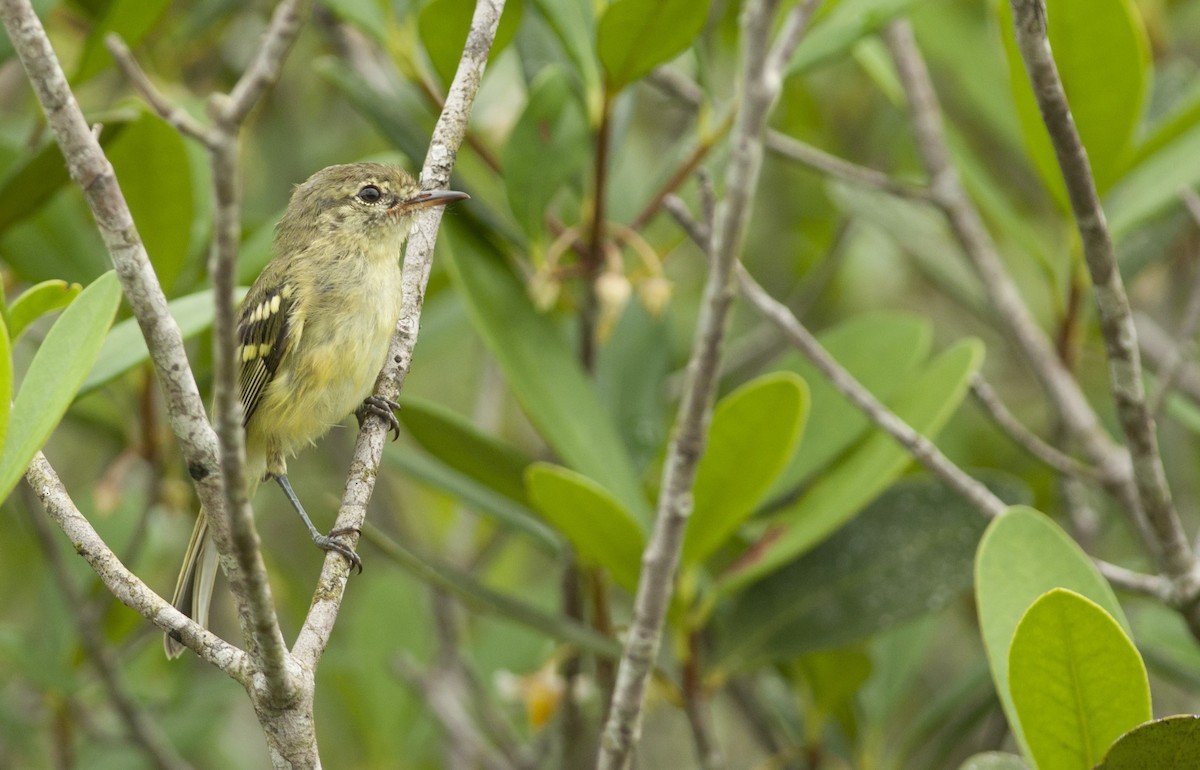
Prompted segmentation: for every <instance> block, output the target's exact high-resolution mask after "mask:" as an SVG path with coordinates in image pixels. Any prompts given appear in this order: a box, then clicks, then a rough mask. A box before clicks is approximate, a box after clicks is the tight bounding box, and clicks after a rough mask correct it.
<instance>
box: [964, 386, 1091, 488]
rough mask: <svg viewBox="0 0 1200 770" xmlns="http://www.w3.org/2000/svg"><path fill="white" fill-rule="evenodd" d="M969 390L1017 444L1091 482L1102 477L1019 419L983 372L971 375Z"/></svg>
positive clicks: (1059, 470) (1053, 466)
mask: <svg viewBox="0 0 1200 770" xmlns="http://www.w3.org/2000/svg"><path fill="white" fill-rule="evenodd" d="M971 394H972V395H973V396H975V400H976V401H978V402H979V405H980V406H982V407H983V409H984V411H986V412H987V413H988V416H989V417H991V418H992V421H993V422H995V423H996V425H998V426H999V427H1000V429H1001V430H1003V431H1004V432H1005V433H1006V434H1007V435H1008V437H1009V438H1011V439H1012V440H1013V441H1015V442H1016V443H1017V446H1019V447H1021V448H1022V449H1024V450H1025V451H1026V452H1028V453H1029V454H1031V455H1033V456H1034V457H1036V458H1037V459H1039V460H1041V461H1042V462H1044V463H1045V464H1046V465H1049V466H1050V467H1051V468H1053V469H1054V470H1056V471H1058V472H1059V473H1062V474H1065V475H1068V476H1075V477H1078V478H1081V479H1086V480H1088V481H1092V482H1099V481H1101V480H1102V477H1101V474H1100V471H1099V470H1097V469H1096V468H1094V467H1092V466H1090V465H1087V464H1085V463H1082V462H1080V461H1079V460H1076V459H1075V458H1074V457H1071V456H1070V455H1068V454H1066V453H1064V452H1062V451H1060V450H1059V449H1058V448H1057V447H1055V446H1053V445H1051V444H1049V443H1047V442H1046V441H1043V440H1042V438H1041V437H1040V436H1038V435H1037V434H1036V433H1034V432H1033V431H1031V430H1030V429H1029V428H1027V427H1025V425H1024V424H1023V423H1022V422H1021V421H1020V420H1018V419H1017V418H1016V417H1015V416H1014V415H1013V413H1012V412H1010V411H1008V407H1007V406H1005V405H1004V401H1003V400H1001V398H1000V395H999V394H998V393H996V391H995V390H993V389H992V386H991V385H989V384H988V381H987V380H985V379H984V378H983V375H981V374H976V375H975V376H974V377H972V378H971Z"/></svg>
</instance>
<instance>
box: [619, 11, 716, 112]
mask: <svg viewBox="0 0 1200 770" xmlns="http://www.w3.org/2000/svg"><path fill="white" fill-rule="evenodd" d="M708 6H709V2H707V0H614V1H613V2H612V3H610V4H609V5H608V7H607V8H605V9H604V15H603V16H601V17H600V24H599V26H598V28H597V30H596V52H597V54H598V55H599V56H600V64H601V65H603V67H604V73H605V76H606V83H605V84H606V86H607V88H608V90H609V91H610V92H611V93H616V92H617V91H620V90H621V89H622V88H624V87H625V86H627V85H629V84H630V83H632V82H634V81H636V80H638V79H639V78H642V77H643V76H645V75H646V74H648V73H649V72H650V70H652V69H654V68H655V67H657V66H658V65H660V64H663V63H665V62H668V61H670V60H671V59H674V58H675V57H676V56H678V55H679V54H681V53H683V52H684V51H686V50H687V48H688V46H689V45H691V43H692V41H693V40H694V39H695V38H696V36H697V35H699V34H700V30H701V29H703V27H704V21H705V19H707V18H708Z"/></svg>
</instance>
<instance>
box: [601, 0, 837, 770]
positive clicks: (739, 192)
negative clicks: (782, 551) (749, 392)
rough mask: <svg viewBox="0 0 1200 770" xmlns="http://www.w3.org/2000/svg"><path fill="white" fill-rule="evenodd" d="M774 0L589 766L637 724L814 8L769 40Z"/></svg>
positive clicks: (617, 759)
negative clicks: (775, 110) (766, 163)
mask: <svg viewBox="0 0 1200 770" xmlns="http://www.w3.org/2000/svg"><path fill="white" fill-rule="evenodd" d="M777 8H778V0H757V1H756V2H751V3H749V4H748V5H746V6H745V8H744V9H743V11H742V19H741V24H742V77H743V82H742V104H741V109H740V110H739V111H738V115H737V118H736V121H735V123H734V127H733V133H732V135H731V142H732V155H731V157H730V161H729V168H728V171H727V172H726V197H725V199H724V200H723V201H722V202H721V205H720V206H719V208H718V211H717V213H716V221H715V222H714V223H713V225H712V232H713V238H712V242H711V244H710V247H711V248H710V255H711V260H710V269H709V274H708V282H707V284H706V285H705V289H704V297H703V300H702V305H701V312H700V319H699V321H698V323H697V326H696V333H695V338H694V340H693V343H692V354H691V359H690V360H689V361H688V367H687V371H688V380H687V384H686V385H685V387H684V391H683V397H682V399H681V401H680V404H679V412H678V414H677V416H676V421H675V435H674V437H673V438H672V440H671V443H670V446H669V447H668V450H667V459H666V463H665V465H664V468H663V477H662V486H661V489H662V491H661V493H660V495H659V500H658V510H657V512H656V518H655V524H654V531H653V533H652V534H651V536H650V542H649V544H648V545H647V546H646V550H645V551H644V552H643V554H642V572H641V576H640V578H639V580H638V588H637V596H636V599H635V602H634V617H633V623H632V625H631V627H630V629H629V632H628V636H627V639H626V643H625V651H624V653H623V655H622V656H621V663H620V667H619V668H618V670H617V683H616V689H615V690H614V692H613V699H612V706H611V708H610V709H609V715H608V721H607V723H606V725H605V728H604V735H603V736H602V739H601V745H600V756H599V759H598V763H597V767H598V768H600V769H601V770H622V768H625V767H626V766H627V765H628V762H629V759H630V755H631V752H632V750H633V747H634V745H635V744H636V743H637V741H638V738H639V737H640V732H641V722H642V705H643V702H644V700H645V693H646V684H647V681H648V679H649V675H650V671H651V669H652V667H653V664H654V659H655V657H656V656H657V654H658V648H659V643H660V641H661V637H662V629H663V624H664V621H665V618H666V613H667V608H668V606H669V605H670V601H671V595H672V591H673V588H674V579H675V569H676V567H677V566H678V563H679V552H680V549H681V547H682V544H683V535H684V532H685V531H686V528H687V521H688V517H689V516H690V515H691V508H692V485H693V482H694V481H695V477H696V466H697V463H698V462H699V459H700V456H701V455H702V454H703V452H704V444H705V437H706V432H707V428H708V422H709V419H710V417H711V414H712V403H713V398H714V393H715V391H716V386H717V378H718V372H719V369H720V361H721V351H722V343H723V341H724V337H725V330H726V326H727V323H728V318H729V309H730V307H731V306H732V304H733V298H734V295H735V293H736V283H735V281H736V275H735V267H736V266H737V264H738V258H739V255H740V253H741V249H742V243H743V241H744V238H745V232H746V224H747V222H748V221H749V217H750V203H751V201H752V200H753V196H754V191H755V187H756V185H757V182H758V172H759V168H760V166H761V163H762V152H763V134H764V132H765V131H766V122H767V115H768V114H769V112H770V109H771V106H772V105H773V104H774V102H775V99H776V97H777V96H778V94H779V90H780V87H781V85H782V82H783V69H784V67H785V66H786V64H787V61H788V59H790V58H791V54H792V52H793V51H794V50H795V46H796V45H797V44H798V43H799V39H800V35H801V34H802V32H803V30H804V28H805V26H806V24H807V21H808V19H809V17H810V15H811V13H812V11H814V10H815V8H816V2H815V1H814V0H806V2H803V3H801V4H799V5H797V6H795V7H794V8H793V9H792V11H791V12H790V13H789V15H788V18H787V20H786V21H785V23H784V27H783V30H782V31H781V32H780V36H779V42H778V43H777V44H776V46H775V47H774V48H770V47H769V40H770V31H771V25H772V22H773V21H774V16H775V10H776V9H777Z"/></svg>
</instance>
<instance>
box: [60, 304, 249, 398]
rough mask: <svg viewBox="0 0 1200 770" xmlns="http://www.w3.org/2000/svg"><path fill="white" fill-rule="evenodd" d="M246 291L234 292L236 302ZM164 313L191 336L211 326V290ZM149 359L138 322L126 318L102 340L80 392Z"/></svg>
mask: <svg viewBox="0 0 1200 770" xmlns="http://www.w3.org/2000/svg"><path fill="white" fill-rule="evenodd" d="M246 291H247V290H246V289H238V290H237V297H238V299H239V300H240V299H241V298H242V297H244V296H245V295H246ZM167 310H168V312H170V313H171V317H172V318H174V319H175V323H177V324H179V331H180V332H181V333H182V334H183V338H184V339H188V338H190V337H194V336H196V335H197V334H199V333H200V332H202V331H204V330H205V329H207V328H209V327H210V326H212V321H213V297H212V290H211V289H206V290H204V291H199V292H196V293H195V294H189V295H188V296H186V297H180V298H179V299H176V300H172V301H171V302H168V303H167ZM149 360H150V351H149V350H147V349H146V340H145V339H143V338H142V330H141V327H139V326H138V323H137V319H136V318H127V319H125V320H124V321H121V322H120V323H118V324H116V325H115V326H113V328H112V330H110V331H109V333H108V336H107V337H105V339H104V346H103V347H102V348H101V349H100V355H99V356H97V357H96V365H95V366H94V367H92V371H91V372H90V373H89V374H88V376H87V379H86V380H84V381H83V386H82V387H80V389H79V391H80V393H87V392H89V391H91V390H93V389H95V388H98V387H100V386H101V385H103V384H105V383H106V382H108V381H110V380H112V379H114V378H116V377H119V376H121V375H122V374H124V373H125V372H127V371H129V370H130V369H132V368H133V367H135V366H137V365H138V364H141V363H145V362H146V361H149Z"/></svg>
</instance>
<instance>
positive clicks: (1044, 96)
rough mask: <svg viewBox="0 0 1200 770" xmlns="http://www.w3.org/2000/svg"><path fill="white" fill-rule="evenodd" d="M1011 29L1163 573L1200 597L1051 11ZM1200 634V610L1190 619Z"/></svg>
mask: <svg viewBox="0 0 1200 770" xmlns="http://www.w3.org/2000/svg"><path fill="white" fill-rule="evenodd" d="M1011 5H1012V9H1013V28H1014V30H1015V34H1016V39H1017V47H1018V48H1019V49H1020V51H1021V58H1022V59H1024V61H1025V70H1026V72H1027V73H1028V75H1029V81H1030V84H1031V85H1032V86H1033V93H1034V97H1035V98H1036V100H1037V103H1038V109H1039V110H1040V111H1041V114H1042V122H1043V123H1045V124H1046V128H1047V130H1048V132H1049V134H1050V142H1051V144H1052V145H1053V146H1054V154H1055V156H1056V157H1057V159H1058V165H1059V169H1060V170H1061V172H1062V178H1063V181H1064V182H1065V183H1066V187H1067V197H1068V198H1069V199H1070V202H1071V211H1072V213H1073V214H1074V216H1075V223H1076V226H1077V228H1078V230H1079V237H1080V241H1081V243H1082V245H1083V255H1084V261H1085V262H1086V263H1087V267H1088V272H1089V273H1090V274H1091V278H1092V286H1093V290H1094V292H1095V299H1096V307H1097V310H1098V311H1099V320H1100V331H1101V333H1102V334H1103V336H1104V343H1105V349H1106V351H1107V353H1108V365H1109V380H1110V387H1111V390H1112V395H1113V400H1114V401H1115V402H1116V406H1117V415H1118V417H1119V419H1120V423H1121V430H1122V432H1123V433H1124V434H1125V439H1126V441H1127V443H1128V445H1129V453H1130V456H1131V458H1132V463H1133V481H1134V484H1135V486H1136V487H1137V493H1138V497H1139V498H1140V500H1141V504H1142V508H1143V510H1144V512H1145V516H1146V518H1147V519H1148V520H1149V522H1150V525H1151V527H1152V528H1153V531H1154V534H1155V537H1156V540H1157V546H1158V551H1159V554H1158V556H1159V558H1160V559H1161V562H1162V565H1163V568H1164V569H1165V570H1166V572H1167V574H1168V575H1170V577H1171V578H1172V580H1174V581H1176V583H1177V584H1178V588H1179V589H1180V592H1181V593H1182V594H1183V595H1186V596H1193V597H1194V596H1197V595H1198V594H1200V573H1198V571H1197V566H1196V561H1195V558H1194V556H1193V554H1192V549H1191V544H1190V543H1189V542H1188V539H1187V536H1186V534H1185V533H1184V531H1183V525H1182V524H1181V522H1180V520H1179V515H1178V512H1177V511H1176V509H1175V505H1174V503H1173V502H1172V500H1171V491H1170V489H1169V488H1168V486H1167V479H1166V473H1165V472H1164V470H1163V465H1162V458H1161V457H1160V455H1159V450H1158V437H1157V430H1156V428H1155V425H1154V418H1153V416H1152V415H1151V413H1150V410H1149V407H1148V405H1147V403H1146V393H1145V389H1144V385H1143V383H1142V364H1141V356H1140V355H1139V353H1138V348H1137V331H1136V329H1135V328H1134V324H1133V313H1132V311H1131V309H1130V306H1129V298H1128V297H1127V296H1126V293H1125V284H1124V282H1123V281H1122V279H1121V272H1120V270H1119V269H1118V268H1117V260H1116V255H1115V254H1114V252H1113V244H1112V238H1111V237H1110V235H1109V231H1108V224H1107V222H1106V220H1105V217H1104V210H1103V208H1102V207H1101V205H1100V197H1099V194H1098V193H1097V191H1096V184H1095V180H1094V178H1093V177H1092V171H1091V165H1090V163H1089V162H1088V157H1087V152H1086V151H1085V149H1084V147H1083V143H1082V142H1081V141H1080V139H1079V132H1078V131H1077V130H1076V128H1075V121H1074V119H1073V118H1072V117H1071V111H1070V107H1069V106H1068V104H1067V97H1066V93H1065V92H1064V90H1063V85H1062V80H1061V79H1060V78H1059V76H1058V68H1057V66H1056V65H1055V62H1054V57H1053V55H1052V54H1051V52H1050V43H1049V40H1048V39H1047V37H1046V7H1045V4H1044V3H1043V2H1042V1H1041V0H1011ZM1186 615H1188V621H1189V624H1190V625H1191V627H1192V630H1193V633H1195V634H1197V635H1198V636H1200V612H1191V613H1186Z"/></svg>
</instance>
